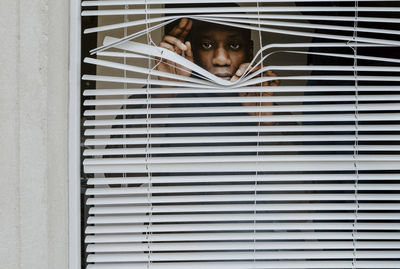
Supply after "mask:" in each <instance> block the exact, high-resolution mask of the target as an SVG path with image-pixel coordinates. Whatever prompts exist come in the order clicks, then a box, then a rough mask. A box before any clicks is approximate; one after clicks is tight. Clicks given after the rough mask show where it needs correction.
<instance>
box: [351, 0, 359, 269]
mask: <svg viewBox="0 0 400 269" xmlns="http://www.w3.org/2000/svg"><path fill="white" fill-rule="evenodd" d="M354 8H355V10H354V31H353V42H354V45H355V46H352V49H353V53H354V63H353V69H354V86H355V107H354V118H355V133H354V139H355V141H354V153H353V158H354V171H355V181H354V200H355V208H354V221H353V227H352V228H353V229H352V239H353V260H352V268H353V269H357V222H358V209H359V201H358V181H359V171H358V140H359V137H358V136H359V133H358V132H359V130H358V129H359V128H358V124H359V123H358V103H359V99H358V72H357V64H358V63H357V47H358V46H357V45H358V44H357V42H358V39H357V37H358V1H355V5H354Z"/></svg>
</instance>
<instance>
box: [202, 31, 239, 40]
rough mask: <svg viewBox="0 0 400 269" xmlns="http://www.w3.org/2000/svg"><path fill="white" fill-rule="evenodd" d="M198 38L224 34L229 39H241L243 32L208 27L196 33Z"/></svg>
mask: <svg viewBox="0 0 400 269" xmlns="http://www.w3.org/2000/svg"><path fill="white" fill-rule="evenodd" d="M197 35H198V37H200V38H212V37H214V36H221V35H223V36H225V35H226V37H227V38H229V39H242V38H243V33H242V32H241V31H238V30H233V31H230V30H229V29H208V30H203V31H200V32H198V33H197Z"/></svg>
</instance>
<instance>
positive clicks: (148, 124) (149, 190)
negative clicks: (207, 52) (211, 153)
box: [145, 0, 155, 269]
mask: <svg viewBox="0 0 400 269" xmlns="http://www.w3.org/2000/svg"><path fill="white" fill-rule="evenodd" d="M148 8H149V7H148V3H147V0H145V21H146V37H147V44H154V42H153V40H152V38H151V33H150V31H149V28H150V27H149V22H148V19H149V12H148ZM151 63H152V62H151V57H148V62H147V64H148V69H149V71H150V72H149V73H148V74H147V83H146V157H145V159H146V173H147V177H148V184H147V202H148V204H149V213H148V214H149V218H148V225H147V233H146V240H147V268H148V269H149V268H150V266H151V260H152V257H151V253H152V251H151V243H152V242H151V240H152V229H151V226H152V216H153V203H152V174H151V169H150V167H149V159H150V158H151V155H150V153H149V150H150V147H151V145H150V140H151V134H150V128H151V113H150V109H151V104H150V102H149V101H150V98H151V95H150V79H151V70H153V69H154V68H155V66H154V67H152V66H151Z"/></svg>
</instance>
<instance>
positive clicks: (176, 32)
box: [156, 18, 193, 81]
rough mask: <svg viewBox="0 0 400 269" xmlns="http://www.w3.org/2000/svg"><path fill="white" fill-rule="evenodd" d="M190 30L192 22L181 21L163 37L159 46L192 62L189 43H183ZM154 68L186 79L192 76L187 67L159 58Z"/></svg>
mask: <svg viewBox="0 0 400 269" xmlns="http://www.w3.org/2000/svg"><path fill="white" fill-rule="evenodd" d="M191 28H192V20H190V19H188V18H183V19H181V21H180V22H179V24H178V25H177V26H175V27H174V28H173V29H172V30H171V32H170V33H169V34H168V35H166V36H164V38H163V39H162V41H161V43H160V45H159V46H160V47H162V48H165V49H168V50H170V51H173V52H175V53H177V54H179V55H183V56H184V57H185V58H186V59H188V60H189V61H191V62H193V52H192V46H191V44H190V42H189V41H186V42H184V41H185V38H186V36H187V35H188V34H189V32H190V29H191ZM156 68H157V70H158V71H162V72H166V73H171V74H177V75H181V76H186V77H189V76H190V75H191V74H192V70H190V69H188V68H187V67H184V66H181V65H178V64H176V63H174V62H172V61H167V60H165V59H160V58H158V59H157V67H156ZM159 80H169V81H173V80H174V79H170V78H166V77H159Z"/></svg>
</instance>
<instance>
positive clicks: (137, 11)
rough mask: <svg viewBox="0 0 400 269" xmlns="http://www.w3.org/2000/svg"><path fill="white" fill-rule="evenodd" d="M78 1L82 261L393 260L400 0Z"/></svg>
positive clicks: (175, 264) (396, 261)
mask: <svg viewBox="0 0 400 269" xmlns="http://www.w3.org/2000/svg"><path fill="white" fill-rule="evenodd" d="M82 9H83V11H82V16H83V17H84V18H86V17H95V18H97V25H95V26H90V27H87V28H85V29H84V35H85V36H90V35H92V36H94V37H95V39H97V41H96V43H97V45H96V46H94V47H91V48H90V49H89V50H88V51H87V52H86V54H90V56H88V57H86V58H85V59H84V63H85V64H87V65H89V66H92V68H95V70H96V72H95V73H85V74H84V75H83V78H82V79H83V81H90V82H91V83H93V82H94V84H88V85H89V86H88V87H85V88H84V92H83V100H84V102H83V106H84V116H83V124H84V129H85V130H84V151H83V167H84V178H85V185H86V186H87V189H86V199H85V202H84V204H83V205H82V206H83V208H85V209H87V210H88V217H87V220H85V221H87V223H86V225H85V228H84V233H85V243H86V249H84V250H83V251H84V255H83V256H84V257H85V261H83V262H84V264H85V266H86V268H88V269H106V268H107V269H108V268H109V269H127V268H135V269H136V268H138V269H140V268H151V269H158V268H159V269H164V268H171V269H172V268H173V269H176V268H210V269H214V268H218V269H225V268H226V269H228V268H229V269H247V268H252V269H254V268H259V269H261V268H286V269H288V268H297V269H300V268H304V269H305V268H319V269H322V268H326V269H327V268H341V269H356V268H375V269H376V268H400V203H399V201H400V155H399V153H400V111H399V110H400V109H399V108H400V87H399V85H400V77H399V71H400V49H399V45H400V38H399V33H400V16H399V15H400V12H399V11H400V1H368V0H359V1H349V0H342V1H326V0H314V1H312V0H308V1H306V0H298V1H288V0H268V1H267V0H265V1H251V0H237V1H234V2H233V1H225V0H213V1H209V0H201V1H200V0H193V1H183V0H107V1H106V0H103V1H83V2H82Z"/></svg>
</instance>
